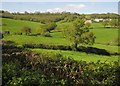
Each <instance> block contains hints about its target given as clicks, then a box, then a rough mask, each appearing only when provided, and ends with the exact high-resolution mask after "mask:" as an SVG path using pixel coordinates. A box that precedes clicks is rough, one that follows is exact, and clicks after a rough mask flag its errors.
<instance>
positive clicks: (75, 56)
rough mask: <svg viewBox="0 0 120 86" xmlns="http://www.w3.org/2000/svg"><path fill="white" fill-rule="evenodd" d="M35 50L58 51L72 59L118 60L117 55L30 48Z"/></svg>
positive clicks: (93, 60)
mask: <svg viewBox="0 0 120 86" xmlns="http://www.w3.org/2000/svg"><path fill="white" fill-rule="evenodd" d="M31 50H32V51H35V52H38V53H39V52H40V53H41V52H42V53H47V54H48V55H49V54H51V53H59V54H62V55H63V56H65V57H72V58H73V59H74V60H78V61H80V60H83V61H86V62H91V61H92V62H97V61H98V60H100V61H101V62H105V61H107V62H112V61H118V56H104V55H95V54H87V53H84V52H75V51H64V50H49V49H31Z"/></svg>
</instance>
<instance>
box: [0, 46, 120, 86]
mask: <svg viewBox="0 0 120 86" xmlns="http://www.w3.org/2000/svg"><path fill="white" fill-rule="evenodd" d="M15 49H16V48H15ZM15 49H11V51H12V53H10V54H9V53H8V52H5V53H3V67H2V68H3V71H2V74H3V76H2V82H3V83H2V84H3V86H10V85H11V86H13V85H16V86H33V85H36V86H48V85H51V86H56V85H62V86H70V85H78V86H79V85H84V86H95V85H98V84H99V85H105V86H119V85H120V82H119V81H118V80H119V76H120V74H119V72H120V66H118V62H113V63H111V64H108V63H106V62H103V63H102V62H100V61H98V62H96V63H94V62H90V63H87V62H85V61H79V62H78V61H75V60H73V59H71V58H68V59H65V58H64V57H63V56H62V55H60V54H52V53H51V54H47V53H46V54H45V53H39V54H38V53H35V52H31V51H27V50H26V51H17V52H14V51H15ZM23 50H24V49H23ZM3 51H5V49H3Z"/></svg>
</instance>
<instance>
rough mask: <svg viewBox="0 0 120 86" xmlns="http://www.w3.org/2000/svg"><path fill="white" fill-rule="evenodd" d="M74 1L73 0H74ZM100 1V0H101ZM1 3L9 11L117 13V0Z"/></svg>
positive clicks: (3, 8)
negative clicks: (105, 0) (107, 0)
mask: <svg viewBox="0 0 120 86" xmlns="http://www.w3.org/2000/svg"><path fill="white" fill-rule="evenodd" d="M64 1H65V0H64ZM74 1H75V0H74ZM101 1H102V0H101ZM109 1H111V0H109ZM1 4H2V8H1V9H2V10H6V11H9V12H24V11H27V12H35V11H39V12H53V13H54V12H63V11H66V12H76V13H84V14H90V13H108V12H110V13H118V2H117V0H116V2H112V1H111V2H99V0H91V2H22V1H21V2H7V1H4V2H2V3H1Z"/></svg>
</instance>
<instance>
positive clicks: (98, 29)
mask: <svg viewBox="0 0 120 86" xmlns="http://www.w3.org/2000/svg"><path fill="white" fill-rule="evenodd" d="M2 22H3V27H0V28H2V30H3V31H7V30H9V31H10V33H11V34H10V35H6V36H4V38H3V40H10V41H14V42H15V43H16V44H17V45H19V46H21V45H23V44H25V43H32V44H51V45H71V42H70V41H69V40H67V39H65V38H64V37H63V34H62V32H58V31H52V32H51V33H50V35H51V36H52V37H44V36H41V35H38V36H27V35H24V34H23V35H14V33H15V32H21V29H22V28H23V27H24V26H28V27H30V28H31V29H32V33H35V32H36V31H37V29H38V28H40V26H41V25H42V24H41V23H39V22H31V21H25V20H14V19H7V18H2ZM71 24H72V22H67V23H66V22H64V21H60V22H57V27H58V28H57V29H62V28H63V27H64V26H65V25H71ZM91 26H92V28H93V29H90V30H91V31H92V32H93V33H94V34H95V36H96V41H95V44H94V45H92V47H96V48H99V49H105V50H107V51H109V52H110V53H116V52H117V53H118V46H115V45H114V44H115V40H116V39H117V38H118V29H116V28H104V27H103V25H102V24H101V23H92V25H91ZM33 51H36V52H43V51H45V52H46V51H50V52H60V53H62V54H63V55H65V56H70V57H73V59H75V60H85V61H97V60H101V61H105V60H108V61H114V60H118V57H117V56H101V55H95V54H86V53H83V52H76V51H63V50H59V51H56V50H47V49H34V50H33Z"/></svg>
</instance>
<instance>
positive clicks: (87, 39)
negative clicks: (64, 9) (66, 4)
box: [63, 19, 95, 50]
mask: <svg viewBox="0 0 120 86" xmlns="http://www.w3.org/2000/svg"><path fill="white" fill-rule="evenodd" d="M63 32H64V35H65V37H66V38H68V39H69V40H70V41H71V42H72V47H73V50H77V47H78V44H88V45H92V44H93V43H94V42H95V36H94V34H93V33H92V32H90V31H89V29H88V28H86V27H85V22H84V20H79V19H77V20H76V21H74V22H73V26H72V27H69V28H68V27H67V28H64V30H63Z"/></svg>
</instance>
